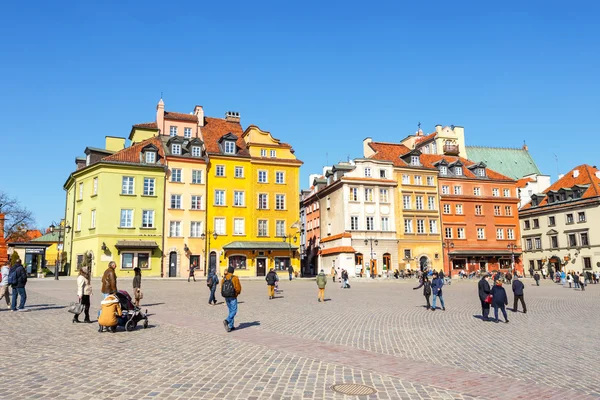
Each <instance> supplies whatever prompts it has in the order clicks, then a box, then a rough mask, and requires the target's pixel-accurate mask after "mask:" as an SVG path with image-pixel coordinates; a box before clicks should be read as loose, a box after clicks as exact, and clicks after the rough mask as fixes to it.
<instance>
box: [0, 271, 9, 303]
mask: <svg viewBox="0 0 600 400" xmlns="http://www.w3.org/2000/svg"><path fill="white" fill-rule="evenodd" d="M9 271H10V267H9V266H8V265H4V266H2V269H0V274H2V280H1V281H0V300H2V298H3V297H4V300H5V301H6V308H7V309H10V293H9V292H8V273H9Z"/></svg>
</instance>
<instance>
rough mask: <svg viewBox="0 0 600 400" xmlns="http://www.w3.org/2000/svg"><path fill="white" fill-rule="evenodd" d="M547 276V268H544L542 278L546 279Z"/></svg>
mask: <svg viewBox="0 0 600 400" xmlns="http://www.w3.org/2000/svg"><path fill="white" fill-rule="evenodd" d="M546 275H547V272H546V268H542V276H543V277H544V279H546Z"/></svg>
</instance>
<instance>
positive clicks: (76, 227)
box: [75, 214, 81, 232]
mask: <svg viewBox="0 0 600 400" xmlns="http://www.w3.org/2000/svg"><path fill="white" fill-rule="evenodd" d="M75 230H76V231H77V232H79V231H80V230H81V214H77V225H75Z"/></svg>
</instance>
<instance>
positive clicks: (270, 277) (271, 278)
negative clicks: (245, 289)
mask: <svg viewBox="0 0 600 400" xmlns="http://www.w3.org/2000/svg"><path fill="white" fill-rule="evenodd" d="M265 280H266V281H267V287H268V288H269V300H271V299H274V298H275V282H276V281H277V273H276V272H275V270H274V269H273V268H271V270H270V271H269V273H268V274H267V276H266V277H265Z"/></svg>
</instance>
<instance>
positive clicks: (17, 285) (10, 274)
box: [0, 260, 27, 311]
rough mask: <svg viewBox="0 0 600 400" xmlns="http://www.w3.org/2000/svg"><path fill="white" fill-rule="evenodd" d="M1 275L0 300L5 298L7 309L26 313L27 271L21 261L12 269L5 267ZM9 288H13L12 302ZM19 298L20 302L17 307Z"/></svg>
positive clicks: (0, 272) (1, 270)
mask: <svg viewBox="0 0 600 400" xmlns="http://www.w3.org/2000/svg"><path fill="white" fill-rule="evenodd" d="M0 274H2V278H1V280H0V300H2V298H4V300H5V301H6V307H7V308H10V309H11V310H12V311H26V310H25V302H26V301H27V291H26V290H25V286H26V285H27V271H25V267H23V264H22V263H21V260H17V261H16V263H15V265H13V266H12V267H9V266H8V265H4V266H3V267H2V269H0ZM9 287H12V301H11V296H10V292H9ZM19 298H20V301H19V305H18V307H17V301H18V300H19Z"/></svg>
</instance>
